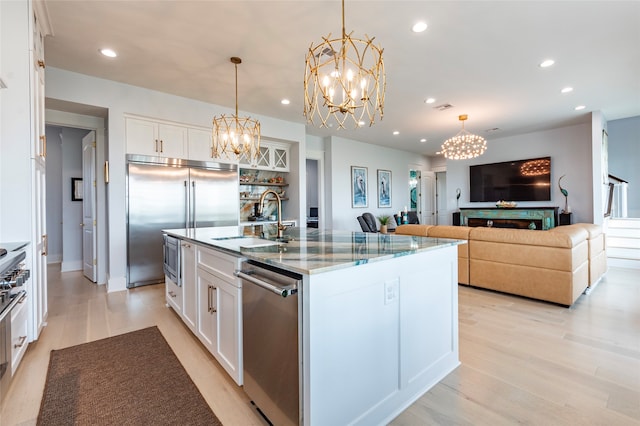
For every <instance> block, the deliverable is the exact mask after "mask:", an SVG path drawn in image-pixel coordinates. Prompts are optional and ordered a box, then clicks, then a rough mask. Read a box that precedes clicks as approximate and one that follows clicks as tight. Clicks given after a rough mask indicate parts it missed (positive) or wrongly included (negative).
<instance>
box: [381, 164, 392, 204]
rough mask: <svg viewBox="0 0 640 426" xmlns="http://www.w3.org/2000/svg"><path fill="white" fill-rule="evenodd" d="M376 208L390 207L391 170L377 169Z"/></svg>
mask: <svg viewBox="0 0 640 426" xmlns="http://www.w3.org/2000/svg"><path fill="white" fill-rule="evenodd" d="M378 207H391V170H380V169H378Z"/></svg>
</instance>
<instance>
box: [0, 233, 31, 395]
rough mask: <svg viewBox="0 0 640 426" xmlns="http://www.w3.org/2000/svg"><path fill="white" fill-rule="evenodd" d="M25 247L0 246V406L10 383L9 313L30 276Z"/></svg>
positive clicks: (22, 294)
mask: <svg viewBox="0 0 640 426" xmlns="http://www.w3.org/2000/svg"><path fill="white" fill-rule="evenodd" d="M25 245H26V244H22V245H21V244H16V243H13V244H2V246H3V247H2V249H3V250H1V251H0V403H1V402H2V400H3V399H4V396H5V395H6V393H7V389H9V384H10V383H11V349H12V348H11V311H12V310H13V308H14V307H15V306H16V304H17V303H18V302H19V301H20V299H22V297H23V296H24V294H25V293H26V292H25V291H24V290H23V289H22V287H23V285H24V284H25V283H26V281H27V280H28V279H29V276H30V271H29V269H27V268H26V265H25V258H26V253H25V251H24V249H23V248H24V246H25Z"/></svg>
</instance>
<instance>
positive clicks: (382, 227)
mask: <svg viewBox="0 0 640 426" xmlns="http://www.w3.org/2000/svg"><path fill="white" fill-rule="evenodd" d="M380 233H381V234H386V233H387V225H380Z"/></svg>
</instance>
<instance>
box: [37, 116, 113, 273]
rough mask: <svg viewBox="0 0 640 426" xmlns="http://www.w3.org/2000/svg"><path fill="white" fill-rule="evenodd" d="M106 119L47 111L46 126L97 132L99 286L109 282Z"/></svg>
mask: <svg viewBox="0 0 640 426" xmlns="http://www.w3.org/2000/svg"><path fill="white" fill-rule="evenodd" d="M105 121H106V120H105V118H102V117H97V116H89V115H82V114H76V113H71V112H65V111H59V110H54V109H45V124H46V125H53V126H62V127H70V128H76V129H84V130H93V131H95V132H96V158H95V161H96V164H95V171H96V206H95V212H96V242H97V253H96V254H97V256H96V258H97V264H96V278H97V282H96V283H97V284H106V282H107V243H108V239H107V234H106V227H107V223H106V222H107V221H106V218H107V216H106V214H107V213H106V212H107V210H106V183H107V182H105V169H106V166H105V167H104V168H103V167H98V165H99V164H106V163H105V154H104V153H105V148H106V140H105V126H106V123H105Z"/></svg>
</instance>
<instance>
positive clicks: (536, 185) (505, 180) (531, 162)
mask: <svg viewBox="0 0 640 426" xmlns="http://www.w3.org/2000/svg"><path fill="white" fill-rule="evenodd" d="M469 188H470V195H469V200H470V201H472V202H481V201H494V202H495V201H500V200H504V201H550V200H551V157H542V158H530V159H527V160H517V161H505V162H503V163H492V164H478V165H475V166H469Z"/></svg>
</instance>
